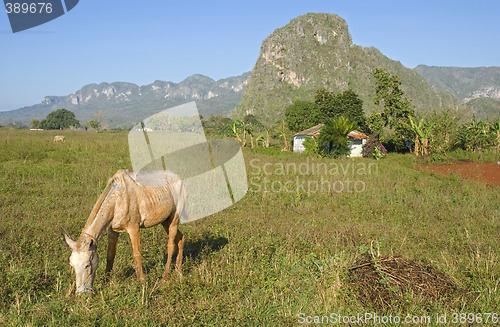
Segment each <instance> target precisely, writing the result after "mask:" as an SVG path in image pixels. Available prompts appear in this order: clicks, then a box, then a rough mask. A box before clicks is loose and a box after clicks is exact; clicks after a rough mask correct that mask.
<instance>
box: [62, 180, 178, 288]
mask: <svg viewBox="0 0 500 327" xmlns="http://www.w3.org/2000/svg"><path fill="white" fill-rule="evenodd" d="M141 182H142V183H143V184H146V185H143V184H141ZM152 185H154V186H152ZM186 199H187V192H186V189H185V187H184V184H183V182H182V180H181V179H180V177H179V176H177V175H176V174H174V173H172V172H170V171H151V172H145V173H144V172H141V173H136V172H133V171H131V170H118V171H117V172H116V174H115V175H114V176H113V177H112V178H111V179H110V180H109V181H108V184H107V186H106V188H105V189H104V191H103V193H102V194H101V196H100V197H99V200H97V203H96V204H95V205H94V208H93V209H92V212H91V213H90V216H89V218H88V220H87V223H86V224H85V227H84V228H83V230H82V233H81V234H80V237H79V239H78V240H77V241H73V240H72V239H71V238H70V237H69V236H68V235H64V237H65V239H66V242H67V243H68V245H69V247H70V248H71V249H72V250H73V251H72V253H71V256H70V259H69V261H70V265H71V266H72V267H73V268H74V270H75V273H76V292H77V293H81V292H86V291H89V290H92V285H93V282H94V279H95V273H96V270H97V266H98V263H99V258H98V256H97V244H98V242H99V239H100V238H101V236H102V235H103V234H104V232H105V231H106V230H108V251H107V258H106V273H109V272H110V271H111V269H112V268H113V262H114V259H115V254H116V244H117V241H118V237H119V235H120V233H122V232H125V231H126V232H127V233H128V234H129V236H130V241H131V243H132V250H133V255H134V261H135V266H134V268H135V271H136V275H137V278H138V279H139V280H141V281H143V280H145V279H146V275H145V274H144V272H143V270H142V256H141V245H140V238H139V228H148V227H151V226H155V225H157V224H162V226H163V228H164V229H165V231H166V232H167V234H168V235H169V239H168V257H167V264H166V265H165V271H164V273H163V278H165V279H166V278H168V276H169V273H170V265H171V262H172V255H173V253H174V251H175V248H176V247H177V248H178V249H179V252H178V254H177V260H176V270H177V271H178V272H179V273H180V272H181V269H182V252H183V248H184V236H183V235H182V233H181V231H180V230H178V228H177V227H178V224H179V220H180V218H181V217H184V215H186V209H185V206H186Z"/></svg>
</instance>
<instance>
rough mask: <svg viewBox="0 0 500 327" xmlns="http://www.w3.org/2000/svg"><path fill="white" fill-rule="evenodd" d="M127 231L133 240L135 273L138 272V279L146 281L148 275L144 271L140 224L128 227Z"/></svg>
mask: <svg viewBox="0 0 500 327" xmlns="http://www.w3.org/2000/svg"><path fill="white" fill-rule="evenodd" d="M127 232H128V235H129V236H130V242H132V252H133V254H134V261H135V273H136V274H137V279H139V280H140V281H145V280H146V275H145V274H144V272H143V271H142V255H141V239H140V235H139V226H132V227H130V228H128V229H127Z"/></svg>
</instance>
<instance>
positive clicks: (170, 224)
mask: <svg viewBox="0 0 500 327" xmlns="http://www.w3.org/2000/svg"><path fill="white" fill-rule="evenodd" d="M171 218H172V217H170V218H169V219H167V220H165V221H164V222H163V223H162V226H163V228H164V229H165V231H166V232H167V234H168V246H167V251H168V253H167V263H166V264H165V271H164V272H163V278H165V279H166V278H168V277H169V275H170V265H171V264H172V257H173V255H174V252H175V247H176V245H177V246H178V247H179V253H178V254H177V261H176V268H177V269H180V267H181V265H182V252H183V249H184V236H183V235H182V233H181V231H180V230H179V229H178V228H177V226H178V224H179V216H178V215H177V213H176V214H175V216H174V217H173V219H171Z"/></svg>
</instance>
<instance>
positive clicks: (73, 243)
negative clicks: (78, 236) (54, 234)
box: [64, 234, 76, 250]
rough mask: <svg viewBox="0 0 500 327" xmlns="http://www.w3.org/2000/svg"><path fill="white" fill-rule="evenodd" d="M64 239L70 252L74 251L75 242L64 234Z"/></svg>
mask: <svg viewBox="0 0 500 327" xmlns="http://www.w3.org/2000/svg"><path fill="white" fill-rule="evenodd" d="M64 239H65V240H66V243H68V245H69V247H70V248H71V249H72V250H75V249H76V242H75V241H73V240H72V239H71V238H70V237H69V236H68V235H67V234H64Z"/></svg>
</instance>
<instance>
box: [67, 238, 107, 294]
mask: <svg viewBox="0 0 500 327" xmlns="http://www.w3.org/2000/svg"><path fill="white" fill-rule="evenodd" d="M64 238H65V239H66V243H68V245H69V247H70V248H71V249H72V250H73V252H72V253H71V256H70V257H69V264H70V265H71V266H72V267H73V269H74V270H75V274H76V293H82V292H87V291H91V290H92V284H93V283H94V279H95V273H96V271H97V266H98V264H99V257H98V256H97V243H96V240H95V239H94V238H93V237H91V236H90V235H86V234H82V236H80V239H79V240H78V241H76V242H75V241H73V240H72V239H71V238H70V237H69V236H68V235H64Z"/></svg>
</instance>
